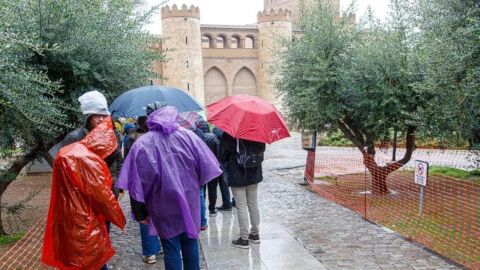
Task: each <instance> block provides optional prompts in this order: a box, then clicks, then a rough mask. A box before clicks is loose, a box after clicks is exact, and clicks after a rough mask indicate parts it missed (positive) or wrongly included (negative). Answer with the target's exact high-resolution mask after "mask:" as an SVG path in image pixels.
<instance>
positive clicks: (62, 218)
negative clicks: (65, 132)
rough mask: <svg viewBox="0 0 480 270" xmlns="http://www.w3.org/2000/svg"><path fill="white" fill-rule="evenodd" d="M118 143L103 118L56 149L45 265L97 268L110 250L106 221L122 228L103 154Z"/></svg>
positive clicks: (69, 267)
mask: <svg viewBox="0 0 480 270" xmlns="http://www.w3.org/2000/svg"><path fill="white" fill-rule="evenodd" d="M117 147H118V145H117V139H116V137H115V134H114V132H113V129H112V121H111V118H110V117H107V119H105V120H104V121H103V122H102V123H101V124H100V125H98V126H97V127H96V128H94V129H93V130H92V131H91V132H89V133H88V134H87V136H86V137H85V138H83V140H81V141H80V142H76V143H73V144H70V145H67V146H65V147H63V148H62V149H60V151H59V153H58V155H57V157H56V158H55V161H54V164H53V179H52V195H51V198H50V208H49V210H48V219H47V227H46V230H45V236H44V240H43V253H42V261H43V262H44V263H46V264H47V265H50V266H54V267H57V268H60V269H94V270H98V269H100V268H101V267H102V265H104V264H105V263H106V262H107V261H108V260H109V259H110V258H111V257H112V256H113V255H114V254H115V251H114V249H113V247H112V244H111V241H110V237H109V236H108V231H107V227H106V224H105V223H106V220H110V221H111V222H112V223H113V224H115V225H117V226H118V227H120V228H122V229H123V228H124V226H125V222H126V221H125V217H124V215H123V213H122V210H121V208H120V205H119V204H118V201H117V200H116V199H115V196H114V195H113V192H112V190H111V186H112V177H111V175H110V171H109V169H108V166H107V164H106V163H105V161H104V158H106V157H107V156H108V155H110V154H111V153H112V152H113V151H115V150H116V148H117Z"/></svg>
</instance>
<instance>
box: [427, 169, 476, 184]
mask: <svg viewBox="0 0 480 270" xmlns="http://www.w3.org/2000/svg"><path fill="white" fill-rule="evenodd" d="M428 173H429V174H430V175H435V176H449V177H453V178H459V179H463V180H467V181H476V182H480V169H476V170H473V171H466V170H462V169H456V168H450V167H440V166H431V167H430V168H428Z"/></svg>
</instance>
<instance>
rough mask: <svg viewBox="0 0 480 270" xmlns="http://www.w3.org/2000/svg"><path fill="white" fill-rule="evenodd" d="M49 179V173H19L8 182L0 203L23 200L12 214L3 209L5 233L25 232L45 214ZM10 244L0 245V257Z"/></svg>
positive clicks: (13, 203) (50, 177)
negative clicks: (11, 181)
mask: <svg viewBox="0 0 480 270" xmlns="http://www.w3.org/2000/svg"><path fill="white" fill-rule="evenodd" d="M51 180H52V175H51V173H41V174H31V175H28V176H27V175H21V176H19V177H18V178H17V180H15V181H14V182H13V183H12V184H10V186H9V187H8V188H7V190H6V192H5V193H4V195H3V198H2V204H3V205H7V206H12V205H18V203H20V202H24V203H23V206H24V207H21V208H19V209H18V210H17V211H16V213H14V214H8V213H7V211H6V209H3V212H2V217H3V225H4V227H5V230H6V231H7V233H9V234H14V233H17V232H23V233H25V232H27V231H28V230H29V229H30V228H31V226H32V225H33V224H34V223H35V222H37V221H38V220H39V219H41V218H44V217H45V216H46V213H47V211H48V205H49V202H50V190H51V183H52V181H51ZM12 245H13V244H12ZM12 245H7V246H0V257H1V255H2V254H3V253H5V252H6V251H7V250H8V249H9V248H10V247H11V246H12Z"/></svg>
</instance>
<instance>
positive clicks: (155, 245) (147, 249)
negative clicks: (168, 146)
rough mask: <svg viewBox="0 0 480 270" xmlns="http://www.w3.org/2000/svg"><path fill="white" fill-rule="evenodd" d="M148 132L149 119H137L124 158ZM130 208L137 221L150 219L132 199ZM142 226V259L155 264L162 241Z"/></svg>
mask: <svg viewBox="0 0 480 270" xmlns="http://www.w3.org/2000/svg"><path fill="white" fill-rule="evenodd" d="M147 132H148V126H147V117H146V116H140V117H138V119H137V126H136V127H135V131H132V132H131V134H130V135H129V136H128V140H127V141H126V143H125V145H124V147H123V154H124V155H123V156H124V157H125V158H126V157H127V155H128V152H130V149H131V148H132V146H133V144H134V143H135V141H136V140H137V139H138V138H140V137H141V136H142V135H143V134H145V133H147ZM130 206H131V209H132V213H133V216H134V217H135V219H137V220H145V219H146V218H147V217H148V213H147V209H146V208H145V204H143V203H140V202H137V201H135V200H134V199H132V197H130ZM138 224H139V226H140V237H141V243H142V258H143V261H144V262H145V263H148V264H154V263H156V262H157V258H156V255H157V254H159V253H161V252H162V250H161V245H160V241H159V240H158V237H157V236H154V235H150V234H149V230H150V228H149V226H148V223H146V222H140V221H139V222H138Z"/></svg>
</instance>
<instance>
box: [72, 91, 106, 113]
mask: <svg viewBox="0 0 480 270" xmlns="http://www.w3.org/2000/svg"><path fill="white" fill-rule="evenodd" d="M78 101H80V110H81V111H82V114H83V115H90V114H101V115H110V112H109V111H108V104H107V99H106V98H105V96H104V95H103V94H102V93H100V92H98V91H96V90H95V91H90V92H87V93H85V94H83V95H81V96H80V97H79V98H78Z"/></svg>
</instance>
